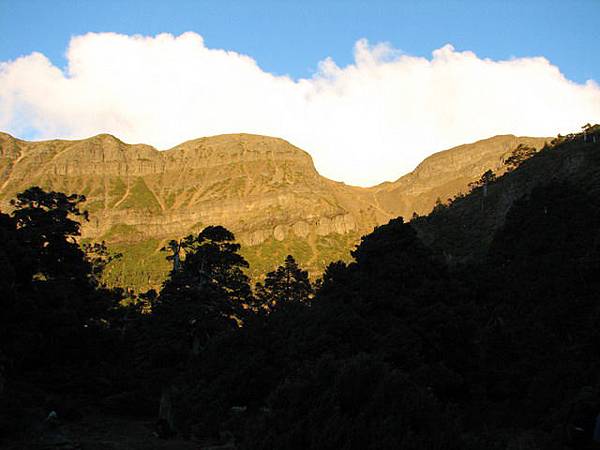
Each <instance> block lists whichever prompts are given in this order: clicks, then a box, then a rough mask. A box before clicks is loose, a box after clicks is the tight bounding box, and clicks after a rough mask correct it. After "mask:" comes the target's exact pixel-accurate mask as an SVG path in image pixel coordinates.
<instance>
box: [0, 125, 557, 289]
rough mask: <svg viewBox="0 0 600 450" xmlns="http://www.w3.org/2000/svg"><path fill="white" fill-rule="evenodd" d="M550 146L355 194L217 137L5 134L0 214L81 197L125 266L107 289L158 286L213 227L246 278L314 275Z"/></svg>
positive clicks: (501, 140)
mask: <svg viewBox="0 0 600 450" xmlns="http://www.w3.org/2000/svg"><path fill="white" fill-rule="evenodd" d="M546 140H548V139H547V138H520V137H515V136H510V135H509V136H496V137H493V138H490V139H486V140H483V141H479V142H476V143H474V144H467V145H462V146H459V147H456V148H453V149H450V150H446V151H443V152H440V153H436V154H434V155H432V156H430V157H429V158H427V159H425V160H424V161H423V162H422V163H421V164H420V165H419V166H418V167H417V168H416V169H415V170H414V171H413V172H411V173H410V174H408V175H405V176H403V177H401V178H400V179H398V180H397V181H395V182H388V183H383V184H381V185H378V186H374V187H371V188H359V187H354V186H348V185H345V184H344V183H339V182H334V181H331V180H329V179H327V178H324V177H322V176H321V175H319V173H318V172H317V171H316V170H315V168H314V165H313V162H312V159H311V157H310V155H309V154H308V153H306V152H305V151H303V150H301V149H299V148H297V147H294V146H293V145H291V144H290V143H288V142H286V141H284V140H282V139H278V138H272V137H265V136H256V135H248V134H232V135H222V136H214V137H208V138H201V139H195V140H192V141H188V142H185V143H183V144H181V145H178V146H176V147H174V148H172V149H170V150H166V151H162V152H161V151H158V150H156V149H155V148H153V147H151V146H148V145H142V144H138V145H129V144H126V143H124V142H122V141H120V140H119V139H117V138H115V137H113V136H110V135H107V134H102V135H98V136H94V137H91V138H89V139H84V140H78V141H66V140H52V141H43V142H27V141H23V140H19V139H16V138H14V137H12V136H10V135H8V134H4V133H0V209H2V210H8V209H10V205H9V201H10V199H11V198H14V197H15V195H16V194H17V193H18V192H20V191H23V190H24V189H26V188H28V187H30V186H33V185H38V186H41V187H43V188H45V189H52V190H57V191H63V192H66V193H73V192H76V193H80V194H84V195H86V197H87V202H86V205H85V208H86V209H87V210H88V211H89V212H90V221H89V222H86V223H84V224H83V227H82V239H85V240H90V241H101V240H104V241H106V242H107V243H108V244H109V246H110V247H111V248H114V249H115V250H117V251H120V252H122V253H123V255H124V256H123V258H122V259H121V260H119V261H118V262H117V263H116V264H113V266H112V267H111V268H110V270H109V272H108V273H107V281H108V282H109V283H110V284H116V285H122V286H132V287H134V288H135V289H146V288H149V287H158V286H159V285H160V282H161V280H162V279H163V277H164V275H165V274H166V271H167V270H168V265H167V263H166V261H165V259H164V257H165V254H164V253H161V252H160V251H159V250H160V248H161V247H162V246H163V245H164V243H165V241H167V240H169V239H173V238H178V237H181V236H184V235H187V234H190V233H194V232H198V231H199V230H201V229H202V228H203V227H205V226H208V225H214V224H220V225H223V226H225V227H227V228H229V229H230V230H232V231H233V232H234V233H235V235H236V237H237V239H238V240H239V241H240V243H241V244H242V253H243V254H244V255H245V256H246V258H247V259H248V260H249V261H250V263H251V275H253V276H259V275H260V274H262V273H265V272H266V271H268V270H272V269H273V268H274V267H276V266H277V265H278V264H279V263H281V262H282V261H283V258H284V257H285V255H287V254H288V253H291V254H293V255H294V256H295V257H296V259H298V260H299V262H300V263H301V264H302V265H303V266H305V267H307V268H308V269H309V270H310V271H311V273H312V274H318V273H319V272H320V271H321V270H322V269H323V268H324V267H325V265H326V264H327V263H328V262H330V261H332V260H336V259H347V258H348V255H349V251H350V250H351V249H352V247H353V245H354V244H355V243H356V242H357V241H358V239H359V238H360V236H361V235H363V234H365V233H368V232H370V231H371V230H372V229H373V227H374V226H376V225H379V224H382V223H385V222H387V221H388V220H389V219H390V218H392V217H396V216H398V215H403V216H405V217H410V216H411V215H412V213H413V211H414V212H417V213H419V214H424V213H428V212H429V211H430V210H431V209H432V207H433V205H434V203H435V201H436V199H437V198H440V199H442V200H444V199H446V198H450V197H453V196H454V195H456V194H457V193H459V192H466V191H467V185H468V183H469V182H471V181H474V180H476V179H478V178H479V177H480V176H481V174H482V173H483V172H485V171H486V170H487V169H492V170H495V171H496V172H502V171H503V160H504V158H505V157H506V156H507V155H508V154H509V153H510V152H511V151H512V150H513V149H514V148H515V147H516V146H517V145H518V144H519V143H524V144H528V145H531V146H534V147H536V148H541V147H542V146H543V144H544V142H545V141H546Z"/></svg>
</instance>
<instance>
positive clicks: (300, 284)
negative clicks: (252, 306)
mask: <svg viewBox="0 0 600 450" xmlns="http://www.w3.org/2000/svg"><path fill="white" fill-rule="evenodd" d="M256 295H257V300H258V303H259V304H260V305H262V306H263V307H266V308H274V307H276V306H277V305H285V304H288V303H292V302H295V303H299V302H307V301H308V300H309V299H310V298H311V296H312V295H313V288H312V285H311V284H310V280H309V279H308V272H307V271H306V270H302V269H301V268H300V267H298V264H297V263H296V260H295V259H294V257H293V256H292V255H288V256H287V257H286V258H285V262H284V263H283V265H281V266H279V267H278V268H277V269H276V270H274V271H273V272H269V273H268V274H267V276H266V278H265V282H264V285H263V284H261V283H257V285H256Z"/></svg>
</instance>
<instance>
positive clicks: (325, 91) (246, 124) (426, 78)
mask: <svg viewBox="0 0 600 450" xmlns="http://www.w3.org/2000/svg"><path fill="white" fill-rule="evenodd" d="M599 44H600V0H547V1H533V0H530V1H527V0H520V1H515V0H504V1H495V0H491V1H483V0H480V1H467V0H464V1H453V0H446V1H441V0H438V1H433V0H422V1H414V2H408V1H399V0H398V1H382V0H371V1H351V0H348V1H343V2H342V1H318V2H317V1H313V0H303V1H297V2H296V1H290V0H280V1H250V0H246V1H225V0H221V1H183V0H182V1H158V0H154V1H152V0H145V1H141V0H128V1H125V0H123V1H115V0H102V1H92V0H70V1H65V0H0V131H5V132H8V133H11V134H12V135H14V136H16V137H19V138H22V139H29V140H32V139H33V140H39V139H55V138H64V139H79V138H86V137H89V136H92V135H95V134H99V133H111V134H113V135H115V136H117V137H119V138H120V139H122V140H124V141H125V142H130V143H135V142H143V143H147V144H151V145H154V146H155V147H156V148H159V149H167V148H170V147H172V146H174V145H177V144H179V143H181V142H183V141H185V140H189V139H194V138H198V137H202V136H211V135H217V134H223V133H241V132H245V133H255V134H262V135H270V136H277V137H282V138H284V139H286V140H288V141H290V142H291V143H293V144H295V145H297V146H299V147H301V148H303V149H305V150H306V151H308V152H309V153H310V154H311V155H312V157H313V159H314V161H315V165H316V167H317V169H318V170H319V171H320V172H321V173H322V174H323V175H325V176H327V177H329V178H332V179H335V180H340V181H345V182H347V183H350V184H358V185H364V186H368V185H373V184H376V183H379V182H382V181H385V180H393V179H395V178H398V177H399V176H401V175H402V174H404V173H406V172H408V171H410V170H412V169H413V168H414V167H415V166H416V165H417V164H418V163H419V162H420V161H422V160H423V159H424V158H425V157H427V156H428V155H430V154H431V153H433V152H435V151H440V150H444V149H447V148H450V147H452V146H456V145H460V144H463V143H467V142H473V141H476V140H479V139H484V138H487V137H490V136H493V135H498V134H515V135H527V136H555V135H556V134H558V133H562V134H565V133H569V132H573V131H577V130H579V129H580V127H581V126H582V125H583V124H585V123H588V122H589V123H600V85H599V84H598V82H599V81H600V58H598V57H597V54H598V51H599V50H598V49H599V48H600V45H599Z"/></svg>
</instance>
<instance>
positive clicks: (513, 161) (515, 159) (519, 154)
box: [504, 144, 536, 172]
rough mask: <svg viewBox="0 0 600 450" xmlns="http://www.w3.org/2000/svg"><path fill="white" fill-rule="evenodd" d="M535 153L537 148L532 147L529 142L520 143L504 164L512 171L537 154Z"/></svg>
mask: <svg viewBox="0 0 600 450" xmlns="http://www.w3.org/2000/svg"><path fill="white" fill-rule="evenodd" d="M535 153H536V150H535V148H533V147H530V146H528V145H527V144H519V145H518V146H517V148H515V149H514V150H513V151H512V152H511V153H510V155H509V156H508V158H506V159H505V160H504V165H505V166H506V169H507V170H508V171H509V172H510V171H512V170H515V169H516V168H517V167H519V166H520V165H521V164H523V162H524V161H526V160H528V159H529V158H531V157H532V156H533V155H535Z"/></svg>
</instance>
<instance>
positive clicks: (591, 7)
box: [0, 0, 600, 82]
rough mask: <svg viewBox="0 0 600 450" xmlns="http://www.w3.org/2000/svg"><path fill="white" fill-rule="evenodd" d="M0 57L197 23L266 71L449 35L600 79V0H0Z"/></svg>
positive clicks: (478, 47) (292, 69)
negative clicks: (75, 39) (367, 45)
mask: <svg viewBox="0 0 600 450" xmlns="http://www.w3.org/2000/svg"><path fill="white" fill-rule="evenodd" d="M0 30H2V36H1V38H0V61H6V60H9V59H14V58H16V57H18V56H22V55H24V54H28V53H30V52H32V51H39V52H42V53H44V54H45V55H46V56H48V57H49V58H50V59H51V60H52V61H53V62H54V63H55V64H57V65H58V66H64V64H65V59H64V51H65V48H66V46H67V45H68V42H69V39H70V37H71V36H73V35H79V34H84V33H87V32H89V31H114V32H119V33H124V34H136V33H138V34H143V35H154V34H157V33H160V32H170V33H173V34H181V33H183V32H185V31H195V32H197V33H199V34H201V35H202V36H203V37H204V38H205V42H206V45H207V46H208V47H211V48H224V49H229V50H235V51H237V52H240V53H244V54H248V55H250V56H252V57H253V58H254V59H256V61H257V62H258V64H259V65H260V66H261V67H262V68H263V69H265V70H266V71H269V72H272V73H277V74H289V75H291V76H292V77H295V78H298V77H307V76H310V75H311V74H312V72H313V71H314V70H315V69H316V64H317V62H318V61H320V60H322V59H323V58H325V57H327V56H330V57H332V58H333V59H334V60H335V61H336V62H337V63H338V65H346V64H348V63H349V62H351V61H352V57H353V55H352V46H353V45H354V43H355V42H356V41H357V40H358V39H360V38H367V39H368V40H369V41H370V42H381V41H386V42H390V43H391V44H392V46H394V47H395V48H397V49H400V50H402V51H405V52H406V53H409V54H411V55H419V56H429V55H430V54H431V52H432V51H433V50H434V49H437V48H439V47H441V46H443V45H444V44H446V43H451V44H453V45H454V47H456V48H457V49H458V50H471V51H473V52H475V53H476V54H477V55H478V56H479V57H482V58H492V59H507V58H511V57H522V56H545V57H546V58H548V59H549V60H550V61H551V62H552V63H553V64H554V65H556V66H558V67H559V68H560V69H561V71H562V72H563V73H564V74H565V75H566V76H567V77H568V78H569V79H572V80H574V81H578V82H583V81H586V80H588V79H595V80H600V58H598V57H597V56H594V52H596V53H597V52H598V51H599V50H598V49H599V48H600V0H544V1H540V0H520V1H515V0H506V1H498V0H491V1H467V0H463V1H451V0H441V1H440V0H438V1H433V0H423V1H400V0H397V1H392V0H388V1H382V0H370V1H356V0H355V1H352V0H348V1H326V0H321V1H312V0H303V1H291V0H277V1H274V0H271V1H249V0H245V1H227V0H221V1H201V0H197V1H181V0H180V1H174V0H171V1H158V0H128V1H125V0H121V1H115V0H101V1H92V0H68V1H65V0H0Z"/></svg>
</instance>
